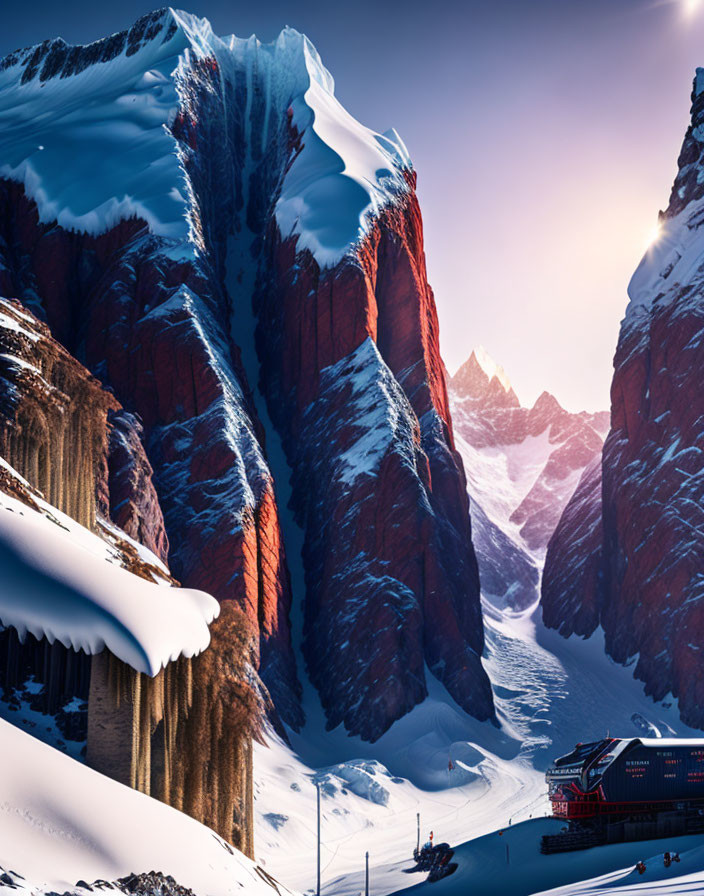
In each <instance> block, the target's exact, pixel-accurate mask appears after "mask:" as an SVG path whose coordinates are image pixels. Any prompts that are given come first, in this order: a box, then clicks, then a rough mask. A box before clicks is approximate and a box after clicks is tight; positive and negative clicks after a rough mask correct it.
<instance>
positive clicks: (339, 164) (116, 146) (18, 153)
mask: <svg viewBox="0 0 704 896" xmlns="http://www.w3.org/2000/svg"><path fill="white" fill-rule="evenodd" d="M203 58H211V59H215V60H217V66H218V68H219V70H220V72H221V75H222V77H223V78H224V79H230V80H231V82H232V83H235V82H236V81H238V80H240V79H241V80H242V81H243V82H245V83H246V84H247V89H248V90H249V91H250V92H254V90H255V89H258V88H255V85H254V83H253V78H254V73H255V72H256V71H259V70H261V71H265V72H266V77H265V78H264V80H263V83H264V85H265V86H264V88H263V89H264V92H265V94H266V96H264V98H263V102H264V103H265V106H266V119H267V121H269V119H270V118H271V119H272V120H278V121H283V120H284V119H286V118H288V116H289V115H290V116H291V124H292V125H293V127H294V128H295V129H296V131H297V132H298V134H299V135H300V151H299V152H298V153H297V154H296V156H295V158H293V159H292V163H291V164H290V167H288V169H287V170H286V174H285V176H284V178H283V183H282V186H281V193H280V195H279V197H278V201H277V203H276V209H275V214H276V220H277V223H278V227H279V229H280V231H281V234H282V236H283V237H284V238H286V237H289V236H292V237H295V238H297V240H298V244H297V245H298V248H299V249H301V250H304V249H307V250H309V251H310V252H311V253H312V254H313V256H314V257H315V259H316V261H317V263H318V264H319V266H320V267H321V268H324V267H332V266H334V265H335V264H337V263H338V262H339V261H340V260H341V259H342V257H343V256H344V255H345V254H346V253H347V252H349V251H350V249H351V248H352V247H353V246H354V245H355V244H356V243H357V242H358V241H359V240H360V239H361V238H363V237H364V235H365V233H366V232H367V231H368V229H369V226H370V224H371V222H372V221H373V219H374V217H375V216H376V215H377V214H378V213H379V212H380V211H381V210H382V209H383V208H385V207H386V206H388V205H389V204H390V203H393V202H394V201H395V199H396V198H397V197H398V196H399V195H400V194H403V193H405V192H406V191H407V189H408V184H407V181H406V172H408V171H410V170H411V168H412V165H411V161H410V158H409V155H408V151H407V149H406V147H405V145H404V144H403V141H402V140H401V138H400V137H399V136H398V134H397V133H396V132H395V131H394V130H393V129H390V130H388V131H387V132H386V133H385V134H378V133H376V132H374V131H372V130H370V129H369V128H366V127H364V126H363V125H361V124H360V123H359V122H358V121H356V120H355V119H354V118H353V117H352V116H351V115H350V114H349V113H348V112H347V111H346V110H345V109H344V108H343V107H342V106H341V105H340V103H339V102H338V100H337V99H336V97H335V95H334V82H333V79H332V77H331V75H330V74H329V72H328V71H327V70H326V69H325V67H324V65H323V63H322V61H321V59H320V57H319V55H318V53H317V52H316V50H315V48H314V47H313V45H312V44H311V43H310V41H309V40H308V39H307V38H306V37H305V36H304V35H302V34H299V33H298V32H297V31H295V30H294V29H292V28H285V29H284V30H283V31H282V32H281V34H280V35H279V37H278V38H277V40H276V41H274V42H273V43H271V44H261V43H260V42H259V41H258V40H257V39H256V38H254V37H252V38H250V39H247V40H245V39H240V38H236V37H234V36H230V37H226V38H220V37H218V36H217V35H215V34H214V33H213V31H212V28H211V26H210V24H209V23H208V22H207V20H205V19H201V18H198V17H196V16H193V15H190V14H188V13H185V12H181V11H177V10H173V9H170V8H169V9H164V10H161V11H158V12H155V13H150V14H149V15H147V16H144V17H142V19H140V20H139V21H138V22H136V23H135V25H133V26H132V28H131V29H129V31H124V32H120V33H119V34H115V35H112V36H111V37H109V38H105V39H103V40H101V41H96V42H95V43H93V44H88V45H86V46H76V47H72V46H69V45H68V44H66V43H65V42H64V41H62V40H60V39H56V40H54V41H45V42H44V43H43V44H39V45H37V46H36V47H30V48H27V49H26V50H21V51H17V52H15V53H11V54H10V55H9V56H6V57H5V58H4V59H2V60H0V159H1V160H2V162H1V164H0V177H5V178H9V179H11V180H15V181H19V182H21V183H22V184H23V185H24V188H25V191H26V193H27V195H29V196H30V197H31V198H32V199H33V200H34V201H35V202H36V203H37V207H38V210H39V215H40V220H41V221H43V222H50V221H54V220H55V221H57V222H58V223H59V224H60V225H61V226H62V227H64V228H66V229H69V230H77V231H85V232H87V233H91V234H94V235H97V234H99V233H101V232H103V231H105V230H107V229H109V228H110V227H113V226H115V225H116V224H117V223H118V222H119V221H121V220H123V219H126V218H129V217H131V216H137V217H139V218H141V219H143V220H144V221H146V222H147V224H148V225H149V228H150V230H151V231H152V232H153V233H154V234H156V235H158V236H161V237H165V238H168V239H172V240H174V241H177V243H178V244H179V245H181V249H182V250H183V249H185V247H186V246H188V243H187V240H188V239H189V236H190V237H192V234H191V233H190V229H189V209H190V202H191V198H190V197H189V191H188V184H187V178H186V177H185V172H184V170H183V168H182V165H181V163H180V160H179V154H178V152H177V151H176V141H175V139H174V137H173V136H172V134H171V132H170V128H171V126H172V125H173V122H174V120H175V119H176V117H177V115H178V112H179V109H180V104H181V99H182V97H181V96H180V94H179V80H180V79H181V78H182V77H183V76H184V75H185V73H186V72H187V71H188V70H189V68H191V67H192V66H193V64H194V62H195V61H197V60H199V59H203ZM250 102H251V100H250ZM227 113H228V110H225V109H223V115H224V116H226V115H227ZM265 128H266V124H265ZM265 137H266V134H263V135H261V136H260V139H262V140H263V139H265ZM77 184H78V187H77ZM174 251H176V247H174Z"/></svg>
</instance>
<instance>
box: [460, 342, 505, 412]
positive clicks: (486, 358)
mask: <svg viewBox="0 0 704 896" xmlns="http://www.w3.org/2000/svg"><path fill="white" fill-rule="evenodd" d="M451 384H452V388H453V390H454V391H455V392H456V394H457V395H459V396H460V397H461V398H471V399H473V400H475V401H477V400H482V401H488V402H489V403H491V404H495V405H499V406H501V407H506V406H509V407H520V402H519V400H518V397H517V395H516V393H515V392H514V391H513V387H512V386H511V381H510V380H509V378H508V376H507V375H506V371H505V370H504V369H503V367H501V366H500V365H499V364H497V363H496V361H494V359H493V358H492V357H491V355H490V354H489V353H488V352H487V350H486V349H485V348H484V347H483V346H479V347H478V348H475V349H473V351H472V354H471V355H470V356H469V358H468V359H467V360H466V361H465V362H464V364H463V365H462V366H461V367H460V369H459V370H458V371H457V373H456V374H455V375H454V376H453V377H452V380H451Z"/></svg>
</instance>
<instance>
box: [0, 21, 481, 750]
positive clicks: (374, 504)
mask: <svg viewBox="0 0 704 896" xmlns="http://www.w3.org/2000/svg"><path fill="white" fill-rule="evenodd" d="M340 159H342V160H343V162H344V165H342V166H341V165H340ZM414 184H415V173H414V171H413V168H412V166H411V163H410V160H409V157H408V153H407V151H406V149H405V147H404V146H403V143H402V142H401V141H400V139H399V138H398V136H397V135H396V134H395V132H393V131H389V132H387V133H386V134H384V135H382V134H377V133H374V132H372V131H370V130H368V129H367V128H365V127H363V126H362V125H361V124H359V123H358V122H356V121H355V120H354V119H352V118H351V117H350V116H349V115H348V114H347V113H346V112H345V110H344V109H343V108H342V107H341V106H340V104H339V103H338V101H337V100H336V99H335V96H334V85H333V80H332V78H331V76H330V74H329V73H328V72H327V70H326V69H325V68H324V66H323V64H322V62H321V60H320V57H319V56H318V54H317V52H316V51H315V49H314V48H313V46H312V45H311V44H310V42H309V41H308V40H307V39H306V38H305V37H303V36H302V35H300V34H298V33H297V32H296V31H294V30H292V29H286V30H284V31H283V32H282V34H281V35H280V36H279V38H278V39H277V40H276V41H275V42H274V43H272V44H270V45H262V44H260V43H259V42H258V41H257V40H256V39H255V38H252V39H248V40H242V39H239V38H236V37H227V38H219V37H217V36H216V35H214V34H213V32H212V30H211V28H210V26H209V24H208V23H207V22H206V21H204V20H201V19H197V18H195V17H193V16H190V15H188V14H186V13H181V12H176V11H174V10H171V9H169V10H162V11H159V12H156V13H153V14H150V15H148V16H145V17H143V18H142V19H140V20H139V21H138V22H137V23H135V25H133V26H132V28H130V29H129V30H127V31H125V32H121V33H119V34H116V35H113V36H111V37H109V38H106V39H104V40H101V41H98V42H96V43H94V44H90V45H87V46H82V47H80V46H79V47H71V46H69V45H67V44H66V43H65V42H64V41H62V40H60V39H56V40H48V41H45V42H44V43H42V44H40V45H38V46H36V47H32V48H29V49H26V50H21V51H17V52H16V53H13V54H11V55H10V56H8V57H6V58H5V59H4V60H3V61H2V63H1V64H0V207H1V208H2V216H0V218H1V223H0V295H3V296H5V297H7V298H11V299H19V300H20V301H21V302H23V303H24V305H25V306H26V308H27V309H29V310H30V311H31V312H33V313H34V314H36V315H37V317H39V318H40V319H41V320H43V321H46V323H47V324H48V326H49V328H50V330H51V333H52V335H53V336H54V337H55V338H56V339H57V340H58V341H59V342H60V343H61V344H62V345H63V346H64V347H65V348H66V349H67V350H68V351H69V352H70V353H72V354H73V355H75V356H76V358H78V360H80V361H81V362H82V363H84V364H85V365H86V366H87V367H88V369H89V370H90V371H91V372H92V373H93V374H94V375H95V376H96V377H97V378H98V379H99V380H100V381H101V383H102V384H103V385H104V386H106V387H108V389H109V390H111V391H112V393H113V394H114V395H115V396H116V398H117V400H118V402H119V404H120V405H121V406H122V410H121V411H120V414H121V415H122V416H121V417H120V420H119V421H118V420H117V419H116V420H115V422H114V424H113V426H112V430H111V433H112V434H111V441H112V443H113V454H112V456H113V457H114V458H115V462H114V465H115V469H114V470H113V471H112V473H111V476H112V481H113V485H114V488H113V491H112V492H111V495H110V498H109V505H110V506H109V508H108V509H109V511H110V513H111V514H113V521H116V522H118V524H119V525H124V526H125V528H126V529H129V531H130V533H131V534H132V536H133V537H134V538H137V539H142V540H148V539H150V538H151V542H150V546H151V547H152V548H154V549H156V550H157V551H158V552H160V554H161V555H162V558H163V559H166V560H168V563H169V567H170V569H171V571H172V573H173V574H174V575H175V576H176V577H177V578H178V579H179V580H180V581H181V582H182V583H183V584H184V585H186V586H189V587H194V588H198V589H202V590H204V591H206V592H208V593H210V594H213V595H214V596H215V597H216V598H217V599H218V600H220V601H227V600H233V601H235V602H236V603H237V604H238V605H239V606H240V607H241V608H242V609H243V610H244V611H245V612H246V613H247V615H248V616H249V618H250V620H251V621H252V623H253V624H255V625H256V626H257V628H258V629H259V632H260V641H261V645H260V650H261V656H260V674H261V677H262V679H263V680H264V682H265V683H266V685H267V686H268V688H269V691H270V693H271V695H272V697H273V699H274V703H275V705H276V708H277V711H278V714H279V716H280V718H281V719H283V720H284V721H285V722H287V723H288V724H289V725H290V726H291V727H292V728H297V727H299V726H300V725H301V724H302V722H303V713H302V708H301V702H300V693H301V691H300V685H299V679H300V677H301V676H302V675H303V676H304V677H306V676H305V674H304V669H303V667H302V666H301V664H300V662H299V664H298V670H296V660H295V654H296V652H298V651H302V656H303V658H304V664H305V667H306V669H307V677H309V679H310V681H312V683H313V684H314V685H315V687H316V688H317V691H318V693H319V696H320V699H321V700H322V703H323V705H324V706H325V709H326V712H327V714H328V721H329V724H331V725H337V724H339V723H344V725H345V726H346V727H347V729H349V730H350V731H354V732H358V733H360V734H362V735H363V736H365V737H367V738H375V737H378V736H379V734H381V733H382V732H383V731H384V730H385V729H386V728H387V727H388V726H389V725H390V724H391V723H392V722H393V721H394V720H395V719H397V718H398V717H399V716H401V715H403V714H404V713H406V712H408V710H410V709H411V708H412V707H413V706H414V705H415V704H416V703H418V702H419V701H421V700H422V699H423V698H424V697H425V695H426V693H427V680H426V674H427V673H426V669H429V670H430V672H431V673H432V674H433V675H436V676H438V677H439V678H440V679H441V680H442V681H443V682H444V683H445V684H446V686H447V687H448V689H449V690H450V692H451V693H452V694H453V695H454V697H455V699H457V700H458V702H460V703H461V705H463V706H464V708H465V709H466V710H467V711H469V712H471V713H473V714H476V715H477V716H478V717H480V718H488V717H491V716H492V714H493V705H492V695H491V690H490V687H489V682H488V678H487V676H486V674H485V672H484V670H483V668H482V665H481V662H480V655H481V652H482V649H483V644H484V642H483V628H482V619H481V612H480V606H479V582H478V575H477V565H476V559H475V555H474V552H473V548H472V542H471V535H470V524H469V514H468V501H467V496H466V490H465V481H464V474H463V471H462V464H461V461H460V459H459V457H458V455H457V454H456V452H455V449H454V442H453V432H452V423H451V418H450V412H449V405H448V399H447V391H446V385H445V375H444V369H443V366H442V362H441V359H440V354H439V349H438V324H437V315H436V311H435V305H434V300H433V295H432V291H431V289H430V287H429V286H428V283H427V280H426V273H425V261H424V256H423V238H422V221H421V215H420V210H419V207H418V202H417V199H416V197H415V193H414ZM255 346H256V348H255ZM140 446H141V448H140ZM138 448H139V450H137V449H138ZM120 452H122V455H121V454H120ZM135 452H136V454H135ZM140 452H141V455H143V460H139V461H138V462H137V463H136V464H133V465H132V466H129V464H127V465H126V464H123V463H122V462H120V461H119V458H120V457H122V460H126V457H127V455H129V456H131V457H136V456H137V455H140ZM145 464H146V466H145ZM152 472H153V475H152ZM145 476H148V478H150V479H151V480H152V481H153V484H154V490H155V491H154V495H155V497H156V500H154V496H148V497H146V498H145V499H144V506H143V507H142V508H141V509H140V508H136V506H135V504H134V502H133V503H132V504H130V502H129V500H128V501H127V503H125V500H124V499H123V498H121V497H120V495H119V483H120V482H122V486H123V487H124V488H126V489H127V491H128V492H129V491H133V492H138V491H139V489H138V488H137V487H136V483H138V482H139V481H140V477H141V478H142V479H143V478H144V477H145ZM135 511H137V512H136V515H135ZM140 513H141V514H142V517H144V516H145V515H146V516H152V517H153V518H154V519H155V520H157V521H159V520H161V519H163V527H161V528H162V529H163V534H161V533H157V534H153V535H152V536H150V535H149V528H150V527H149V526H148V525H146V526H145V525H141V524H140ZM158 529H159V526H157V530H158ZM167 545H168V547H167ZM292 607H293V611H292ZM301 608H302V609H301ZM301 617H303V618H301ZM292 628H293V632H294V634H293V637H292V634H291V631H292ZM299 659H300V657H299Z"/></svg>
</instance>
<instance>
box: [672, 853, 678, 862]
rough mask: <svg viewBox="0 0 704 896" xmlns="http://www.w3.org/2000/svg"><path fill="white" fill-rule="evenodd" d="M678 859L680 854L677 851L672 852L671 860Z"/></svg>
mask: <svg viewBox="0 0 704 896" xmlns="http://www.w3.org/2000/svg"><path fill="white" fill-rule="evenodd" d="M679 860H680V854H679V853H678V852H673V853H672V861H673V862H679Z"/></svg>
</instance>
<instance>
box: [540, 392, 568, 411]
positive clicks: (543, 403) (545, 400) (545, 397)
mask: <svg viewBox="0 0 704 896" xmlns="http://www.w3.org/2000/svg"><path fill="white" fill-rule="evenodd" d="M533 410H534V411H542V412H543V413H545V412H548V413H554V412H555V411H564V408H563V407H562V405H561V404H560V402H559V401H558V400H557V399H556V398H555V396H554V395H553V394H552V392H548V391H546V390H544V391H543V392H541V393H540V395H539V396H538V398H537V399H536V400H535V404H534V405H533Z"/></svg>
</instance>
